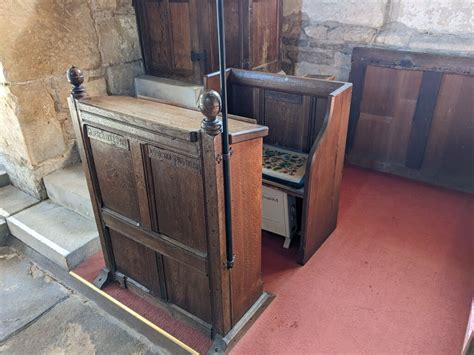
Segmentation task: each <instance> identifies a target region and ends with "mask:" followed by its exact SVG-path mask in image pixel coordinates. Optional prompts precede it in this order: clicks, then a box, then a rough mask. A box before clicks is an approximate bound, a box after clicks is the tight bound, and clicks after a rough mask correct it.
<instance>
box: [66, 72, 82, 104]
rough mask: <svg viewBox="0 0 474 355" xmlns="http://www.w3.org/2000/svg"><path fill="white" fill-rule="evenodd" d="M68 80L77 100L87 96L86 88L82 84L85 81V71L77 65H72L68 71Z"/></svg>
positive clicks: (72, 93) (73, 95)
mask: <svg viewBox="0 0 474 355" xmlns="http://www.w3.org/2000/svg"><path fill="white" fill-rule="evenodd" d="M66 77H67V81H68V82H69V83H70V84H71V85H72V88H71V95H72V97H73V98H75V99H76V100H79V99H82V98H83V97H85V96H86V89H85V88H84V86H82V84H83V83H84V73H83V72H82V70H81V69H79V68H77V67H76V66H74V65H73V66H72V67H70V68H69V69H68V71H67V73H66Z"/></svg>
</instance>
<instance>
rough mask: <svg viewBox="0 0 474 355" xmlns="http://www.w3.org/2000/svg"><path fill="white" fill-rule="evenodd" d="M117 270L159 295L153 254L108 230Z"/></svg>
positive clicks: (140, 245)
mask: <svg viewBox="0 0 474 355" xmlns="http://www.w3.org/2000/svg"><path fill="white" fill-rule="evenodd" d="M108 234H109V236H110V239H111V242H112V250H113V253H114V259H115V263H116V265H117V270H118V271H119V272H121V273H123V274H125V275H128V276H129V277H131V278H132V279H134V280H135V281H137V282H139V283H140V284H142V285H143V286H145V287H147V288H148V289H149V290H151V291H152V292H153V293H155V294H156V295H158V296H160V295H161V290H160V283H159V277H158V269H157V263H156V257H155V253H154V252H153V251H152V250H150V249H148V248H146V247H145V246H143V245H142V244H140V243H137V242H135V241H133V240H132V239H129V238H127V237H126V236H125V235H123V234H122V233H120V232H118V231H115V230H113V229H108Z"/></svg>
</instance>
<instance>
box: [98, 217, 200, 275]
mask: <svg viewBox="0 0 474 355" xmlns="http://www.w3.org/2000/svg"><path fill="white" fill-rule="evenodd" d="M102 214H103V219H104V223H105V225H106V226H108V227H110V228H112V229H114V230H119V231H121V232H122V233H123V234H124V235H126V236H127V237H128V238H130V239H132V240H134V241H136V242H137V243H140V244H142V245H144V246H146V247H147V248H149V249H152V250H154V251H156V252H158V253H160V254H163V255H166V256H169V257H170V258H173V259H176V260H181V262H183V263H185V264H186V265H188V266H189V267H192V268H194V269H196V270H197V271H199V272H201V273H203V274H207V272H208V265H207V259H206V258H207V255H206V254H204V253H199V252H198V251H196V250H192V249H191V248H188V247H186V245H183V244H178V243H176V242H174V241H173V240H172V239H170V238H168V237H167V236H165V235H161V234H159V233H155V232H149V231H146V230H143V229H140V228H137V226H136V225H133V224H131V223H130V222H129V221H126V220H123V219H121V218H119V217H117V216H114V215H112V214H110V213H107V211H102Z"/></svg>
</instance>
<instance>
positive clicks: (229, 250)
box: [216, 0, 234, 269]
mask: <svg viewBox="0 0 474 355" xmlns="http://www.w3.org/2000/svg"><path fill="white" fill-rule="evenodd" d="M216 8H217V37H218V41H219V69H220V79H221V99H222V157H223V159H222V163H223V165H224V197H225V198H224V199H225V235H226V254H227V268H229V269H230V268H232V266H234V248H233V245H232V210H231V208H232V206H231V200H232V198H231V190H230V188H231V186H230V153H229V133H228V131H227V86H226V85H227V84H226V77H225V69H226V68H225V32H224V31H225V27H224V0H216Z"/></svg>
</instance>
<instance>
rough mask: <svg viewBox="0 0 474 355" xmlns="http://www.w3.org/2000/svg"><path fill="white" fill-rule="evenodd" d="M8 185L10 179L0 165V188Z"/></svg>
mask: <svg viewBox="0 0 474 355" xmlns="http://www.w3.org/2000/svg"><path fill="white" fill-rule="evenodd" d="M9 184H10V177H9V176H8V174H7V171H6V170H5V168H4V167H3V165H0V187H4V186H7V185H9Z"/></svg>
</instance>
